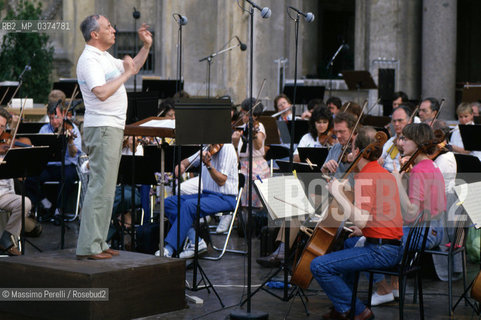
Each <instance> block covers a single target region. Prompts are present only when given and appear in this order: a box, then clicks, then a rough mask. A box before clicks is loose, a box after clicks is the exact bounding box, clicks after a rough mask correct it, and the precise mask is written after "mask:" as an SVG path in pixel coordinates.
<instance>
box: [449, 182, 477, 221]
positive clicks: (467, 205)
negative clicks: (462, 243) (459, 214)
mask: <svg viewBox="0 0 481 320" xmlns="http://www.w3.org/2000/svg"><path fill="white" fill-rule="evenodd" d="M454 190H455V191H456V194H457V195H458V198H459V202H458V205H462V206H463V207H464V210H466V212H467V214H468V216H469V217H470V218H471V220H472V221H473V223H474V225H475V227H476V228H477V229H478V228H481V197H480V196H479V195H480V194H481V193H480V192H481V181H480V182H474V183H464V184H461V185H458V186H455V187H454Z"/></svg>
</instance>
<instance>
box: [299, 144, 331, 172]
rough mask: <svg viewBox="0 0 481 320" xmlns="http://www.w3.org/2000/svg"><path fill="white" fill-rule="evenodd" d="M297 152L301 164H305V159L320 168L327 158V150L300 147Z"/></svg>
mask: <svg viewBox="0 0 481 320" xmlns="http://www.w3.org/2000/svg"><path fill="white" fill-rule="evenodd" d="M297 151H298V152H299V158H300V160H301V162H307V160H306V159H309V161H311V162H312V163H314V164H317V165H318V166H319V168H320V167H322V165H323V164H324V161H325V160H326V158H327V154H328V153H329V148H313V147H300V148H297Z"/></svg>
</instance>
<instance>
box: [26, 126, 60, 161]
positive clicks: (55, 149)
mask: <svg viewBox="0 0 481 320" xmlns="http://www.w3.org/2000/svg"><path fill="white" fill-rule="evenodd" d="M17 138H28V139H30V141H31V142H32V145H34V146H48V157H47V161H48V162H51V161H56V162H59V161H61V159H62V139H61V138H60V136H59V135H56V134H53V133H19V134H17Z"/></svg>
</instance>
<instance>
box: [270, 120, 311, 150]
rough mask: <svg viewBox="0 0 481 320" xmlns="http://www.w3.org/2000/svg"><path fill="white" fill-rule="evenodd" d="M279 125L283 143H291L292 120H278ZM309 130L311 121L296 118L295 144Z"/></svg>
mask: <svg viewBox="0 0 481 320" xmlns="http://www.w3.org/2000/svg"><path fill="white" fill-rule="evenodd" d="M277 127H278V128H279V132H280V135H281V139H282V143H287V144H289V143H291V127H292V120H288V121H284V120H277ZM307 132H309V121H307V120H295V126H294V144H298V143H299V141H301V139H302V137H303V136H304V135H305V134H306V133H307Z"/></svg>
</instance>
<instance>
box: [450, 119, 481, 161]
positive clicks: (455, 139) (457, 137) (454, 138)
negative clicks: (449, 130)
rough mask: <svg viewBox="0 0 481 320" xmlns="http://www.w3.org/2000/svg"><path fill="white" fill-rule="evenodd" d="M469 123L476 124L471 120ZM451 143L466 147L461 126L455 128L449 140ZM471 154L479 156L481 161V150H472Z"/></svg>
mask: <svg viewBox="0 0 481 320" xmlns="http://www.w3.org/2000/svg"><path fill="white" fill-rule="evenodd" d="M467 124H474V122H470V123H467ZM449 143H450V144H451V145H453V146H457V147H460V148H463V149H464V143H463V139H462V138H461V132H460V131H459V126H456V128H454V130H453V134H452V135H451V139H450V140H449ZM470 155H473V156H475V157H478V159H479V160H480V161H481V151H471V153H470Z"/></svg>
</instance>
